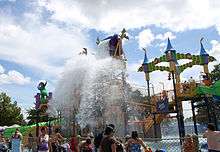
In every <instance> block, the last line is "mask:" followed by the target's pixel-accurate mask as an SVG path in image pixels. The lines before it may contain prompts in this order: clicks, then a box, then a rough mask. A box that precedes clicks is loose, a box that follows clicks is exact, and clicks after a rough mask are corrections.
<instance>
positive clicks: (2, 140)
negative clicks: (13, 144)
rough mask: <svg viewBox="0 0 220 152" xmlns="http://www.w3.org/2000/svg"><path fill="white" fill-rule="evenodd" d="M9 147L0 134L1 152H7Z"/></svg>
mask: <svg viewBox="0 0 220 152" xmlns="http://www.w3.org/2000/svg"><path fill="white" fill-rule="evenodd" d="M7 151H8V147H7V145H6V141H5V138H4V137H3V134H2V133H0V152H7Z"/></svg>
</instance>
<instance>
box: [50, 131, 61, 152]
mask: <svg viewBox="0 0 220 152" xmlns="http://www.w3.org/2000/svg"><path fill="white" fill-rule="evenodd" d="M63 140H64V138H63V136H62V135H61V134H60V130H59V128H56V129H55V133H54V134H53V136H52V137H51V146H52V151H53V152H59V151H60V150H61V146H60V145H61V142H62V141H63Z"/></svg>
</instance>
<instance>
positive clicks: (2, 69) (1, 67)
mask: <svg viewBox="0 0 220 152" xmlns="http://www.w3.org/2000/svg"><path fill="white" fill-rule="evenodd" d="M4 72H5V69H4V67H3V66H2V65H0V74H1V73H4Z"/></svg>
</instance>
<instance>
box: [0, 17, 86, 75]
mask: <svg viewBox="0 0 220 152" xmlns="http://www.w3.org/2000/svg"><path fill="white" fill-rule="evenodd" d="M32 24H33V23H31V25H30V26H31V27H32V28H30V27H29V25H28V23H27V25H26V26H24V27H21V26H20V25H18V24H16V23H13V22H1V20H0V59H4V60H8V61H11V62H15V63H18V64H22V65H26V66H30V67H34V68H36V69H37V70H39V71H41V72H42V74H43V75H44V74H45V75H46V74H48V75H53V76H56V75H57V74H58V73H60V71H61V70H62V68H63V64H64V61H65V60H66V59H67V58H69V57H71V56H74V55H76V54H77V53H78V52H79V51H80V49H81V48H82V47H85V46H87V45H86V44H87V42H86V38H87V37H86V36H85V35H84V34H83V32H82V31H81V30H80V29H79V28H70V29H65V28H60V27H58V26H57V25H55V24H52V23H51V24H49V23H48V24H46V25H43V24H42V25H39V26H37V27H35V26H32Z"/></svg>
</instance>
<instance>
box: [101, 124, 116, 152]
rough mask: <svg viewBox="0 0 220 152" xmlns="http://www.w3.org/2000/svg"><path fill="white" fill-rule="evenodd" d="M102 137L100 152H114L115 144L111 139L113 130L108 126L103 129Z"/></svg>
mask: <svg viewBox="0 0 220 152" xmlns="http://www.w3.org/2000/svg"><path fill="white" fill-rule="evenodd" d="M104 135H105V136H104V137H103V139H102V141H101V144H100V152H116V143H115V140H114V138H113V136H114V129H113V128H112V127H110V126H107V127H106V128H105V132H104Z"/></svg>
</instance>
